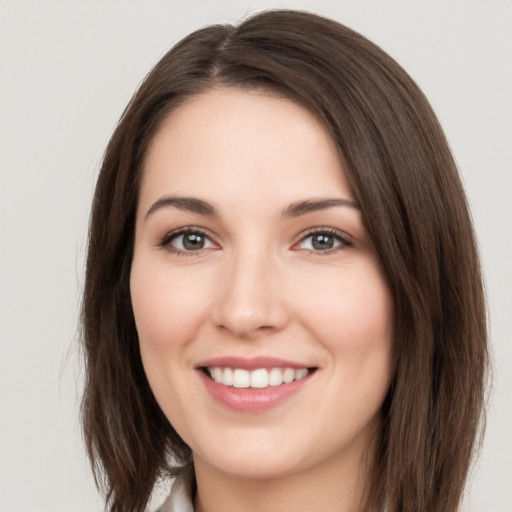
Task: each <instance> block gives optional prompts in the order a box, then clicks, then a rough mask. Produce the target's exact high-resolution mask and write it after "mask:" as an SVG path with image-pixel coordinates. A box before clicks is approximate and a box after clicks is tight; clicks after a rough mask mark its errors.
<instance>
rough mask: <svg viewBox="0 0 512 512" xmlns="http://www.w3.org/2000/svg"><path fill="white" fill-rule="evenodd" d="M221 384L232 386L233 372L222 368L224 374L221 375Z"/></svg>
mask: <svg viewBox="0 0 512 512" xmlns="http://www.w3.org/2000/svg"><path fill="white" fill-rule="evenodd" d="M222 384H224V386H232V385H233V370H232V369H231V368H224V372H223V374H222Z"/></svg>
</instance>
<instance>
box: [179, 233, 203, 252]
mask: <svg viewBox="0 0 512 512" xmlns="http://www.w3.org/2000/svg"><path fill="white" fill-rule="evenodd" d="M203 246H204V237H203V235H200V234H198V233H190V234H188V235H185V236H184V237H183V247H184V248H185V249H187V250H188V251H197V250H198V249H202V248H203Z"/></svg>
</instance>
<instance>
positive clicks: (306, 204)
mask: <svg viewBox="0 0 512 512" xmlns="http://www.w3.org/2000/svg"><path fill="white" fill-rule="evenodd" d="M334 206H348V207H350V208H355V209H356V210H360V209H361V208H360V207H359V204H358V203H356V202H355V201H351V200H350V199H336V198H333V199H306V200H305V201H296V202H294V203H292V204H291V205H290V206H288V207H287V208H286V209H285V210H284V211H283V214H282V215H283V217H298V216H300V215H304V214H306V213H311V212H316V211H319V210H326V209H327V208H332V207H334Z"/></svg>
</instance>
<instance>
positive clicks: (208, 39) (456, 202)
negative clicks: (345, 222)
mask: <svg viewBox="0 0 512 512" xmlns="http://www.w3.org/2000/svg"><path fill="white" fill-rule="evenodd" d="M218 86H220V87H237V88H248V89H254V88H264V89H266V90H270V91H273V92H276V93H278V94H280V95H283V96H285V97H287V98H290V99H292V100H293V101H296V102H298V103H300V104H301V105H303V106H305V107H306V108H307V109H309V110H310V111H311V112H312V113H313V114H314V115H315V116H316V117H317V118H318V119H319V120H320V121H321V122H322V123H323V125H324V126H325V128H326V130H327V132H328V133H329V134H330V136H331V137H332V140H333V141H334V143H335V144H336V146H337V148H338V149H339V152H340V158H342V159H343V161H344V164H345V168H346V169H347V174H348V179H349V181H350V183H351V185H352V188H353V190H354V193H355V195H356V198H357V200H358V202H359V204H360V205H361V208H362V212H363V215H364V219H365V222H366V225H367V227H368V230H369V232H370V235H371V236H372V238H373V241H374V243H375V246H376V248H377V251H378V254H379V256H380V259H381V262H382V265H383V268H384V270H385V272H386V275H387V278H388V280H389V283H390V287H391V290H392V295H393V299H394V303H395V312H396V313H395V314H396V318H395V333H396V368H395V373H394V377H393V381H392V385H391V389H390V391H389V393H388V396H387V398H386V401H385V403H384V405H383V411H382V414H383V427H382V432H381V433H380V438H379V440H378V450H377V455H376V458H375V460H374V461H372V463H373V470H372V474H371V479H370V481H369V482H368V484H367V490H368V493H367V494H368V503H367V504H366V505H367V506H368V509H370V510H374V509H375V510H381V509H382V508H383V506H384V505H385V506H386V510H387V511H388V512H399V511H400V512H406V511H411V512H412V511H414V512H417V511H422V512H454V511H455V510H456V508H457V506H458V504H459V501H460V498H461V493H462V491H463V488H464V483H465V480H466V475H467V472H468V467H469V464H470V461H471V458H472V454H473V451H474V447H475V446H476V444H477V443H476V442H475V441H476V440H477V439H478V429H479V424H480V419H481V415H482V408H483V398H484V383H485V375H486V365H487V345H486V317H485V305H484V296H483V289H482V280H481V274H480V266H479V259H478V254H477V249H476V246H475V238H474V234H473V228H472V223H471V219H470V215H469V213H468V207H467V203H466V199H465V195H464V191H463V188H462V185H461V182H460V179H459V176H458V173H457V169H456V166H455V163H454V160H453V158H452V155H451V153H450V150H449V147H448V144H447V142H446V139H445V137H444V134H443V132H442V130H441V128H440V126H439V123H438V121H437V119H436V117H435V115H434V113H433V112H432V110H431V108H430V106H429V104H428V102H427V100H426V99H425V97H424V95H423V94H422V92H421V91H420V90H419V88H418V87H417V86H416V84H415V83H414V82H413V81H412V79H411V78H410V77H409V76H408V75H407V74H406V73H405V71H404V70H403V69H402V68H401V67H400V66H399V65H398V64H397V63H396V62H395V61H394V60H392V59H391V58H390V57H389V56H388V55H387V54H386V53H385V52H383V51H382V50H381V49H380V48H378V47H377V46H376V45H374V44H373V43H371V42H370V41H368V40H367V39H365V38H364V37H363V36H361V35H359V34H357V33H356V32H354V31H352V30H350V29H348V28H347V27H345V26H343V25H340V24H338V23H336V22H334V21H332V20H329V19H325V18H322V17H319V16H316V15H313V14H310V13H305V12H298V11H287V10H278V11H268V12H263V13H260V14H257V15H255V16H253V17H251V18H249V19H247V20H246V21H244V22H243V23H241V24H240V25H238V26H231V25H225V26H220V25H214V26H210V27H207V28H204V29H201V30H198V31H196V32H194V33H193V34H191V35H189V36H187V37H186V38H184V39H183V40H182V41H180V42H179V43H178V44H177V45H176V46H175V47H174V48H172V49H171V50H170V51H169V52H168V53H167V54H166V55H165V56H164V57H163V58H162V59H161V60H160V62H158V64H157V65H156V66H155V67H154V69H153V70H152V71H151V72H150V73H149V75H148V76H147V77H146V79H145V80H144V82H143V83H142V85H141V86H140V88H139V90H138V91H137V92H136V94H135V95H134V97H133V98H132V100H131V102H130V104H129V105H128V107H127V108H126V110H125V112H124V113H123V115H122V117H121V120H120V122H119V125H118V126H117V128H116V130H115V132H114V134H113V136H112V138H111V140H110V142H109V144H108V147H107V150H106V153H105V156H104V161H103V165H102V168H101V173H100V176H99V179H98V183H97V187H96V193H95V196H94V203H93V207H92V215H91V221H90V233H89V249H88V258H87V270H86V281H85V290H84V297H83V312H82V332H83V337H82V338H83V347H84V354H85V366H86V383H85V391H84V396H83V402H82V418H83V430H84V436H85V441H86V446H87V450H88V454H89V457H90V460H91V463H92V466H93V470H94V473H95V476H96V479H97V483H98V484H99V485H100V487H101V488H102V489H103V491H104V493H105V497H106V502H107V504H108V506H109V510H110V511H111V512H117V511H119V512H120V511H122V512H135V511H138V512H140V511H142V510H144V508H145V506H146V505H147V501H148V498H149V496H150V494H151V490H152V488H153V485H154V483H155V481H156V480H157V479H158V478H159V477H160V476H165V475H176V474H178V473H179V472H180V471H182V470H183V468H185V467H187V465H190V464H191V453H190V449H189V447H188V446H187V445H186V444H185V443H184V442H183V441H182V440H181V439H180V437H179V435H178V434H177V433H176V432H175V430H174V429H173V427H172V425H170V423H169V421H168V420H167V418H166V417H165V416H164V414H163V413H162V411H161V410H160V408H159V407H158V405H157V403H156V401H155V399H154V397H153V394H152V392H151V389H150V388H149V385H148V382H147V380H146V377H145V374H144V370H143V368H142V363H141V359H140V354H139V347H138V339H137V332H136V329H135V324H134V319H133V313H132V308H131V303H130V292H129V275H130V266H131V260H132V252H133V242H134V224H135V212H136V209H137V200H138V188H139V181H140V178H141V169H142V164H143V161H144V156H145V153H146V150H147V147H148V143H149V142H150V141H151V139H152V137H153V136H154V134H155V131H156V130H157V129H158V127H159V125H160V122H161V121H162V119H164V118H165V117H166V116H167V115H169V113H170V112H172V110H173V109H174V108H175V107H176V105H178V104H179V103H182V102H183V101H185V100H186V99H187V98H190V97H191V96H192V95H195V94H198V93H200V92H203V91H206V90H208V89H210V88H213V87H218Z"/></svg>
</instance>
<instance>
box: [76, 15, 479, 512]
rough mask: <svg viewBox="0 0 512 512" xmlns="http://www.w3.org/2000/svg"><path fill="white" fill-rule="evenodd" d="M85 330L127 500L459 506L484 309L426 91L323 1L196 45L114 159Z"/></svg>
mask: <svg viewBox="0 0 512 512" xmlns="http://www.w3.org/2000/svg"><path fill="white" fill-rule="evenodd" d="M83 333H84V335H83V340H84V348H85V356H86V368H87V382H86V388H85V394H84V399H83V422H84V431H85V438H86V443H87V448H88V451H89V456H90V459H91V462H92V464H93V468H94V471H95V474H96V477H97V480H98V482H99V483H100V484H101V485H102V486H103V489H104V491H105V496H106V502H107V504H108V506H109V508H110V510H111V511H120V510H122V511H136V510H137V511H140V510H144V507H145V506H146V504H147V501H148V498H149V496H150V494H151V491H152V489H153V486H154V484H155V482H156V481H157V479H158V478H161V477H166V476H178V482H177V484H176V485H175V488H174V489H173V494H172V495H171V497H170V499H169V500H168V502H167V503H166V504H165V505H164V507H163V510H173V511H180V510H196V511H210V510H269V511H271V510H292V509H294V510H324V511H328V510H339V511H349V510H350V511H359V510H361V511H362V510H367V511H370V510H371V511H382V510H387V511H389V512H391V511H393V512H394V511H408V510H411V511H412V510H414V511H418V510H421V511H429V512H434V511H435V512H440V511H445V512H449V511H450V512H453V511H455V510H456V509H457V507H458V505H459V502H460V499H461V494H462V491H463V487H464V482H465V479H466V474H467V471H468V467H469V464H470V461H471V457H472V454H473V451H474V447H475V445H476V441H477V434H478V427H479V420H480V416H481V410H482V402H483V384H484V377H485V368H486V362H487V351H486V322H485V308H484V301H483V292H482V283H481V278H480V269H479V262H478V255H477V251H476V248H475V241H474V236H473V232H472V226H471V221H470V216H469V213H468V209H467V205H466V200H465V196H464V192H463V189H462V186H461V183H460V180H459V177H458V174H457V170H456V167H455V164H454V161H453V158H452V156H451V154H450V151H449V148H448V146H447V143H446V140H445V138H444V135H443V133H442V130H441V128H440V127H439V124H438V122H437V120H436V118H435V116H434V114H433V113H432V111H431V109H430V106H429V105H428V102H427V101H426V99H425V98H424V96H423V95H422V93H421V92H420V91H419V89H418V88H417V86H416V85H415V84H414V83H413V81H412V80H411V79H410V77H408V75H407V74H406V73H405V72H404V71H403V70H402V69H401V68H400V67H399V66H398V65H397V64H396V63H395V62H394V61H393V60H392V59H391V58H390V57H389V56H388V55H386V54H385V53H384V52H383V51H382V50H380V49H379V48H378V47H376V46H375V45H373V44H372V43H371V42H369V41H368V40H366V39H365V38H363V37H362V36H360V35H359V34H356V33H355V32H353V31H351V30H349V29H347V28H346V27H344V26H342V25H339V24H337V23H335V22H333V21H331V20H328V19H324V18H321V17H318V16H315V15H312V14H309V13H302V12H294V11H271V12H266V13H261V14H258V15H256V16H254V17H252V18H250V19H248V20H246V21H245V22H243V23H241V24H240V25H239V26H237V27H232V26H211V27H207V28H205V29H203V30H199V31H197V32H195V33H193V34H191V35H190V36H188V37H186V38H185V39H183V40H182V41H181V42H180V43H178V44H177V45H176V46H175V47H174V48H173V49H172V50H171V51H170V52H169V53H168V54H167V55H165V56H164V57H163V58H162V59H161V61H160V62H159V63H158V64H157V65H156V66H155V68H154V69H153V70H152V71H151V73H150V74H149V75H148V76H147V77H146V79H145V81H144V82H143V84H142V85H141V87H140V88H139V90H138V91H137V93H136V94H135V96H134V98H133V99H132V101H131V103H130V104H129V106H128V107H127V109H126V111H125V113H124V114H123V116H122V119H121V121H120V123H119V125H118V127H117V129H116V131H115V132H114V135H113V136H112V139H111V141H110V143H109V146H108V148H107V151H106V154H105V158H104V162H103V166H102V170H101V173H100V176H99V179H98V184H97V188H96V195H95V199H94V204H93V211H92V218H91V228H90V239H89V253H88V261H87V274H86V285H85V292H84V303H83ZM192 507H194V508H192Z"/></svg>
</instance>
